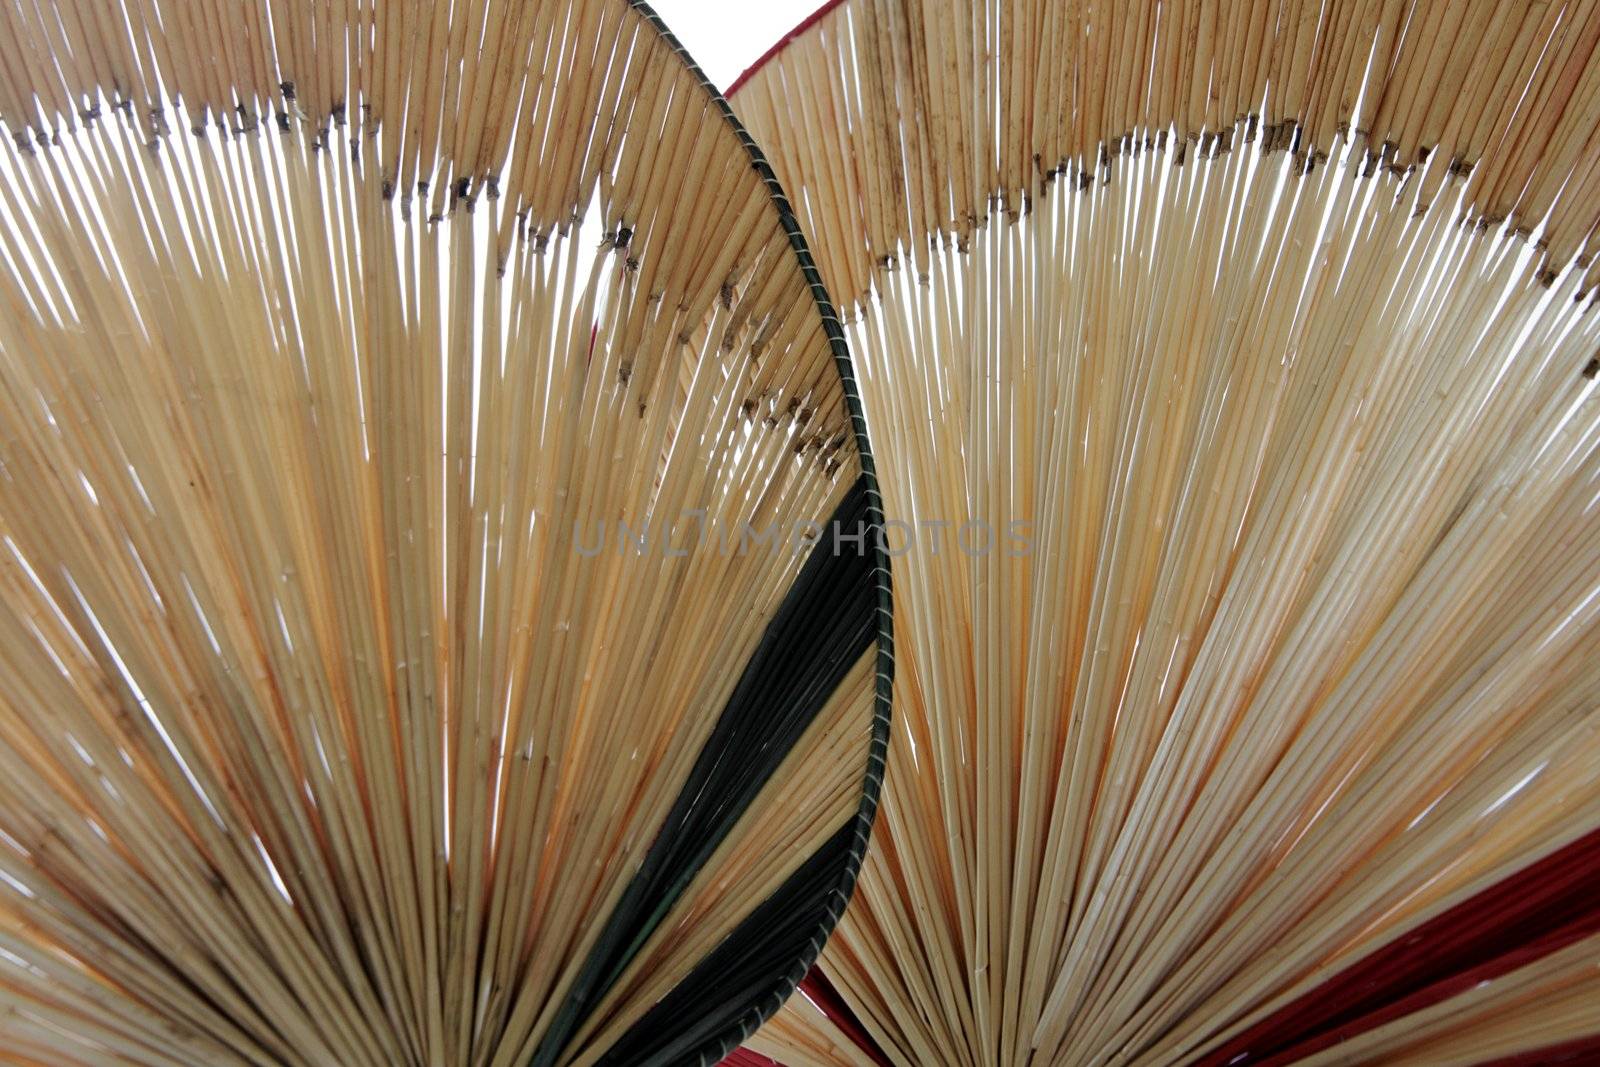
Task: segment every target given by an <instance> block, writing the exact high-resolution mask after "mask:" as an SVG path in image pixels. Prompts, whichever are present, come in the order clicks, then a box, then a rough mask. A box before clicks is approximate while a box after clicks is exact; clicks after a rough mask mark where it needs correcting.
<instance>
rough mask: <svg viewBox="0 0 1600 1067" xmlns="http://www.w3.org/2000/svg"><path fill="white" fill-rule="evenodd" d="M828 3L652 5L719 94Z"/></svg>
mask: <svg viewBox="0 0 1600 1067" xmlns="http://www.w3.org/2000/svg"><path fill="white" fill-rule="evenodd" d="M821 3H822V0H651V2H650V6H651V7H653V8H654V9H655V11H656V14H658V15H660V16H661V18H662V21H664V22H665V23H666V24H667V27H668V28H669V29H671V30H672V32H673V34H674V35H675V36H676V37H677V38H678V40H680V41H682V42H683V46H684V47H685V48H687V49H688V50H689V54H690V55H692V56H693V57H694V60H695V62H696V63H698V64H700V68H701V69H702V70H704V71H705V72H706V75H707V76H708V77H709V78H710V79H711V80H712V82H714V83H715V84H716V86H717V87H718V88H719V89H726V88H727V87H728V83H729V82H731V81H733V79H735V78H737V77H738V76H739V75H740V74H741V73H743V71H744V69H745V68H746V67H748V66H749V65H750V64H752V63H754V62H755V61H756V60H757V59H759V58H760V57H761V55H762V53H764V52H765V51H766V50H767V49H768V48H771V47H772V46H773V45H774V44H776V43H777V42H778V40H779V39H780V38H782V37H783V35H784V34H786V33H788V32H789V31H790V30H792V29H794V28H795V26H796V25H798V24H799V23H800V22H801V21H802V20H803V19H805V17H806V16H807V15H809V14H811V12H813V11H815V10H816V9H817V8H818V7H819V6H820V5H821Z"/></svg>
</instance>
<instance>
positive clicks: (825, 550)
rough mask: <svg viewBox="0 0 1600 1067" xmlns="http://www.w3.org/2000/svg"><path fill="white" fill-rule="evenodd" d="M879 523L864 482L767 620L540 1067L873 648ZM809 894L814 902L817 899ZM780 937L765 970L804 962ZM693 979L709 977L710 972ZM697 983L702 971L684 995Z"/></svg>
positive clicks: (833, 878)
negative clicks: (779, 950)
mask: <svg viewBox="0 0 1600 1067" xmlns="http://www.w3.org/2000/svg"><path fill="white" fill-rule="evenodd" d="M872 518H873V512H872V511H871V509H870V507H869V497H868V493H867V488H866V481H865V479H864V478H863V479H858V480H857V481H856V483H855V484H854V485H852V486H851V487H850V489H849V491H848V492H847V493H846V495H845V498H844V500H843V501H842V502H841V503H840V505H839V507H838V509H837V511H835V513H834V515H833V518H832V520H831V521H830V522H829V524H828V526H827V527H826V528H825V530H824V532H823V534H822V536H821V538H820V539H819V540H818V542H817V544H816V546H815V548H814V549H813V550H812V552H811V555H810V556H809V557H808V558H807V560H806V562H805V565H804V566H803V567H802V568H801V570H800V574H799V576H798V577H797V578H796V579H795V582H794V585H793V586H791V587H790V589H789V593H788V595H787V596H785V598H784V600H783V603H782V604H780V605H779V607H778V610H777V612H776V613H775V614H774V616H773V618H772V621H771V622H770V623H769V624H768V626H767V629H766V632H765V633H764V634H763V635H762V638H761V643H760V644H759V645H758V646H757V647H756V650H755V653H754V654H753V655H752V656H751V657H750V661H749V663H748V664H747V665H746V666H745V669H744V673H743V674H742V675H741V676H740V679H739V682H738V684H737V685H736V686H735V687H734V691H733V695H732V696H731V697H730V698H729V700H728V704H727V706H726V707H725V708H724V709H723V712H722V715H721V717H720V718H719V719H718V721H717V725H716V726H715V727H714V728H713V729H712V733H711V736H710V738H709V739H708V740H707V741H706V745H705V747H704V748H703V749H702V750H701V752H700V756H699V758H698V759H697V760H696V762H695V766H694V768H693V769H692V770H691V771H690V773H689V777H688V779H687V780H686V781H685V783H684V786H683V789H682V790H681V791H680V792H679V794H678V798H677V800H676V801H675V802H674V803H673V806H672V809H671V810H670V811H669V812H668V814H667V817H666V820H665V821H664V822H663V823H662V825H661V829H660V831H659V832H658V834H657V836H656V839H655V841H654V842H653V843H652V844H651V846H650V851H649V852H648V853H646V855H645V858H644V861H643V863H642V864H641V865H640V868H639V871H638V873H637V874H636V875H635V876H634V878H633V881H632V882H630V883H629V885H628V887H627V889H626V890H624V892H623V895H622V898H621V900H619V901H618V903H617V906H616V908H615V910H614V911H613V912H612V914H611V917H610V919H609V920H608V921H607V923H606V926H605V928H604V929H603V930H602V931H601V933H600V936H599V938H598V939H597V940H596V942H595V945H594V948H593V949H592V950H591V951H590V954H589V957H588V958H587V959H586V960H585V961H584V963H583V966H582V968H581V970H580V971H579V973H578V977H577V980H576V982H575V983H574V985H573V988H572V991H571V993H570V994H569V995H568V997H567V1000H566V1002H565V1003H564V1004H563V1005H562V1006H561V1010H560V1011H559V1012H558V1013H557V1015H556V1017H555V1019H554V1020H552V1023H551V1026H550V1029H549V1031H548V1032H546V1034H545V1036H544V1039H543V1040H542V1041H541V1042H540V1045H539V1047H538V1049H537V1051H536V1052H535V1053H534V1057H533V1060H532V1062H531V1067H552V1065H553V1064H554V1063H555V1062H556V1061H557V1059H558V1058H559V1056H560V1053H561V1051H562V1049H563V1048H564V1047H565V1045H566V1043H567V1042H568V1041H569V1040H570V1038H571V1035H572V1033H573V1031H574V1030H575V1029H576V1028H577V1027H578V1026H579V1025H580V1024H581V1022H582V1021H583V1019H584V1018H585V1015H586V1013H587V1012H588V1011H589V1010H590V1009H591V1008H592V1007H593V1005H594V1004H595V1003H596V1002H598V1001H599V1000H600V999H601V998H602V997H604V996H605V994H606V992H607V991H608V990H609V989H610V988H611V986H612V985H613V984H614V983H615V982H616V980H617V978H618V976H619V975H620V974H621V973H622V971H623V970H624V969H625V968H626V967H627V965H628V964H629V962H630V961H631V960H632V959H633V957H634V956H635V955H636V954H637V953H638V951H639V949H640V948H641V947H642V946H643V944H644V942H645V941H646V939H648V938H649V936H650V935H651V934H652V933H653V932H654V931H655V929H656V927H657V926H659V925H660V923H661V921H662V919H663V918H664V917H665V916H666V914H667V913H668V912H669V911H670V910H671V909H672V907H673V905H674V904H676V903H677V901H678V899H679V897H681V896H682V894H683V892H684V890H685V889H686V888H687V887H688V885H689V883H690V882H691V881H693V880H694V878H695V876H696V875H697V874H698V873H699V872H700V870H701V868H702V867H704V866H705V863H706V861H707V860H708V859H709V858H710V857H711V854H712V853H713V852H714V851H715V850H716V848H717V846H718V845H720V844H721V843H722V841H723V839H724V838H726V837H727V835H728V833H729V831H731V830H732V829H733V827H734V825H735V823H737V822H738V820H739V817H740V816H741V815H743V814H744V812H745V810H746V809H747V808H748V807H749V806H750V804H751V803H752V802H753V801H754V800H755V798H756V797H757V795H759V794H760V792H761V790H762V789H763V788H764V787H765V786H766V784H767V782H768V781H769V780H770V779H771V778H772V775H773V774H774V773H776V771H777V769H778V767H779V765H780V764H781V763H782V762H783V760H784V758H785V757H786V756H787V755H788V754H789V752H790V751H791V750H793V748H794V746H795V745H796V744H798V743H799V741H800V738H801V737H802V736H803V735H804V734H805V731H806V729H807V727H809V726H810V725H811V723H812V722H813V721H814V720H815V719H816V717H817V715H818V713H820V712H821V710H822V708H823V706H824V705H826V704H827V702H828V699H829V698H830V697H831V696H832V695H833V693H834V691H835V690H836V689H837V688H838V687H839V685H840V684H841V683H842V682H843V681H844V678H845V676H846V675H847V674H848V673H849V671H850V668H851V667H852V666H854V665H855V663H856V661H857V660H859V659H860V658H861V656H862V654H863V653H865V652H866V650H867V648H868V647H869V646H870V645H871V644H872V640H873V638H874V637H875V636H876V634H877V624H878V618H877V615H878V586H877V581H876V578H875V576H874V574H873V571H874V569H875V567H876V565H877V564H876V555H875V553H876V545H875V543H874V537H875V532H874V531H872V530H871V529H870V523H871V520H872ZM780 550H782V549H780ZM854 832H855V830H854V824H853V823H851V824H847V826H846V827H845V829H844V830H842V831H841V833H840V835H839V836H836V838H835V839H833V840H832V841H830V843H829V845H828V846H827V847H825V848H824V850H823V851H822V852H819V853H818V855H817V857H813V859H814V860H816V861H817V862H819V863H820V862H821V860H822V859H832V858H835V857H832V856H831V853H832V852H833V851H834V848H835V844H837V845H838V852H839V855H838V856H837V857H836V859H837V861H838V864H840V865H843V864H845V863H846V861H847V860H848V858H849V856H850V854H851V851H850V846H851V843H852V841H853V835H854ZM813 866H815V864H812V863H808V865H807V867H806V868H804V869H803V870H802V871H801V872H800V873H798V874H797V875H796V876H795V878H793V879H791V881H790V884H786V885H785V887H784V888H783V889H782V890H780V891H779V893H778V894H776V895H775V896H774V897H773V898H772V901H776V900H778V899H779V898H780V897H783V896H784V895H785V893H788V892H790V890H791V889H792V888H793V887H794V886H795V885H796V884H798V883H797V880H799V882H802V883H805V884H806V885H809V882H806V881H805V878H803V877H802V876H803V875H805V873H806V871H810V870H812V867H813ZM834 866H835V865H834V864H833V863H832V862H829V863H822V865H821V867H820V868H818V870H819V871H821V872H829V871H831V872H832V874H831V875H830V880H829V881H828V882H827V883H826V888H827V889H828V890H832V891H837V889H838V888H839V882H840V878H841V876H842V873H843V866H840V867H839V868H838V869H837V870H835V869H834ZM813 873H817V872H813ZM802 896H803V898H808V897H809V893H808V894H803V895H802ZM772 901H769V902H768V904H770V903H771V902H772ZM795 903H796V904H801V903H803V899H802V900H796V901H795ZM768 904H763V905H762V910H764V909H766V907H767V906H768ZM813 910H814V909H811V908H805V909H803V914H797V915H794V916H788V917H785V919H784V920H783V921H784V923H785V924H787V923H788V922H791V921H793V922H801V921H802V920H803V925H804V928H805V929H806V930H808V931H810V932H811V933H808V934H807V939H809V938H810V937H811V935H812V934H814V933H815V930H816V924H817V922H818V920H819V919H820V918H821V913H820V912H818V913H816V914H813V913H812V911H813ZM768 925H769V927H770V926H771V921H770V920H769V923H768ZM747 929H748V930H749V931H750V932H751V936H752V937H754V938H755V939H756V940H757V941H760V940H764V937H765V935H763V934H761V933H760V928H759V927H751V926H750V924H749V923H748V922H747V923H745V924H743V925H741V926H740V927H739V932H744V931H746V930H747ZM736 936H737V933H736V934H735V935H734V937H736ZM728 940H729V941H730V942H731V941H733V940H734V938H733V937H730V938H729V939H728ZM776 940H778V941H780V942H782V944H783V952H782V953H774V954H772V955H771V956H770V958H769V957H768V954H767V953H765V952H762V953H761V958H765V959H768V960H769V966H771V968H772V969H769V970H768V971H767V972H765V973H767V974H769V975H777V974H781V973H782V972H784V971H787V970H789V969H790V968H788V967H786V966H784V965H783V961H785V960H790V959H795V958H797V956H796V955H795V952H796V946H790V945H789V944H788V939H786V938H778V939H776ZM718 951H721V950H720V949H719V950H718ZM694 974H695V975H699V974H700V971H699V969H697V970H696V971H695V972H694ZM794 977H795V978H798V977H799V976H798V975H796V976H794ZM692 980H693V976H691V979H690V980H689V981H686V982H685V983H683V984H682V986H680V988H684V987H687V986H688V985H689V984H690V982H692ZM698 1012H699V1009H698V1008H697V1009H696V1012H691V1013H690V1015H691V1017H692V1018H679V1019H678V1025H679V1026H680V1027H682V1028H684V1029H687V1028H688V1027H689V1025H690V1023H691V1021H692V1019H693V1018H700V1017H702V1016H700V1015H699V1014H697V1013H698ZM696 1029H697V1030H698V1029H699V1028H698V1027H696ZM617 1062H619V1063H620V1062H631V1061H626V1060H619V1061H617Z"/></svg>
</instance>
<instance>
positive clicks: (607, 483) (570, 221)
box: [0, 0, 892, 1067]
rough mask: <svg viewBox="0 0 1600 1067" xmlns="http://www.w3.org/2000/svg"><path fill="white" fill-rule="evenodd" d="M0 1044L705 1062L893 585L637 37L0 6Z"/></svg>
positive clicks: (765, 933)
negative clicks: (1, 141) (1, 129)
mask: <svg viewBox="0 0 1600 1067" xmlns="http://www.w3.org/2000/svg"><path fill="white" fill-rule="evenodd" d="M0 37H3V38H4V40H5V41H6V42H7V44H6V46H5V48H4V49H3V50H0V123H3V124H4V126H5V132H6V133H7V134H8V136H7V137H6V138H5V147H4V149H3V151H4V159H3V161H0V188H3V194H0V222H3V224H0V273H3V275H4V277H3V279H0V299H3V300H4V301H5V304H6V306H5V311H4V314H3V315H0V381H3V385H0V410H3V414H0V427H3V429H0V584H3V587H4V598H5V610H4V611H3V612H0V1058H3V1059H6V1060H8V1062H10V1061H14V1062H20V1063H48V1064H95V1065H102V1064H150V1065H156V1064H193V1065H206V1067H214V1065H222V1064H258V1065H277V1064H307V1065H315V1067H333V1065H339V1067H358V1065H372V1067H388V1065H393V1064H417V1065H424V1064H426V1065H438V1064H460V1065H476V1067H527V1065H530V1064H532V1065H536V1067H567V1065H591V1064H615V1065H624V1064H626V1065H634V1064H679V1063H694V1062H714V1061H715V1060H716V1059H717V1058H719V1057H720V1056H721V1055H722V1054H723V1053H724V1052H726V1051H727V1050H728V1049H729V1048H731V1047H733V1046H734V1045H736V1044H737V1043H738V1041H739V1040H740V1039H741V1038H742V1037H744V1036H745V1035H746V1034H748V1033H749V1032H751V1031H753V1030H754V1029H755V1027H756V1026H757V1025H758V1024H759V1023H760V1021H761V1019H762V1018H763V1017H764V1016H765V1015H767V1014H770V1013H771V1012H772V1011H774V1010H775V1009H776V1007H777V1006H778V1004H779V1003H781V1001H782V999H783V997H784V996H786V995H787V994H788V993H789V992H790V991H791V990H792V989H793V988H794V983H795V982H796V981H798V979H799V978H800V977H801V976H802V975H803V974H804V973H805V971H806V969H807V968H808V967H809V966H810V965H811V962H812V961H813V959H814V958H815V956H816V953H817V952H818V950H819V948H820V945H821V942H822V940H823V939H824V938H825V937H826V935H827V933H828V931H829V930H830V929H831V927H832V925H833V923H834V922H835V921H836V920H837V917H838V915H839V913H840V912H841V911H842V909H843V906H844V902H845V900H846V899H847V897H848V896H849V893H850V891H851V889H852V887H853V885H854V881H855V876H856V872H857V870H858V867H859V863H860V860H861V856H862V854H863V851H864V848H865V844H866V837H867V832H868V829H869V827H870V824H871V821H872V818H873V815H874V813H875V809H876V801H877V792H878V787H879V783H880V782H881V780H882V773H883V766H884V758H885V757H884V745H885V743H886V739H887V731H888V700H889V695H890V694H889V685H890V681H889V679H890V673H891V672H890V667H891V664H892V659H891V651H890V645H889V629H888V623H889V620H890V617H891V613H890V609H889V601H888V584H887V570H886V569H885V562H884V559H883V558H882V554H881V547H880V546H879V544H878V542H877V540H876V538H872V537H869V536H864V535H863V532H864V531H866V530H868V529H869V528H874V527H877V526H878V524H879V522H880V514H879V505H878V496H877V488H876V484H875V482H874V479H873V472H872V461H871V457H870V454H869V453H868V452H867V449H866V439H865V434H864V424H863V421H862V412H861V410H860V406H859V402H858V400H857V399H856V396H855V391H854V390H855V387H854V382H853V379H852V376H851V369H850V365H849V361H848V356H847V353H846V351H845V348H844V344H843V340H842V334H841V331H840V328H839V324H838V321H837V319H836V317H835V316H834V315H833V312H832V310H831V307H830V305H829V303H828V301H827V298H826V296H825V294H824V293H823V291H822V288H821V286H820V283H819V281H818V278H817V275H816V272H815V270H814V268H813V267H812V266H811V261H810V258H809V255H808V253H807V251H806V246H805V243H804V241H803V239H802V238H801V237H800V235H799V232H798V230H797V228H796V227H795V225H794V220H793V217H792V214H791V212H790V209H789V207H788V204H787V202H786V201H785V200H784V198H783V196H782V193H781V191H780V190H779V188H778V186H777V183H776V182H775V181H774V180H773V179H772V176H771V172H770V170H769V169H768V168H767V166H766V164H765V162H764V160H763V159H762V157H761V155H760V154H759V153H758V152H757V151H756V150H755V148H754V146H753V144H752V143H751V142H750V140H749V138H748V137H747V136H746V135H745V134H744V132H743V131H742V129H741V128H740V127H739V125H738V124H737V122H735V121H734V120H733V118H732V115H731V113H730V112H729V111H728V109H727V106H726V104H725V103H724V102H723V101H722V99H721V98H720V97H719V96H718V95H717V94H716V92H715V91H714V90H713V89H712V87H711V86H710V85H709V84H708V83H707V82H706V81H705V79H704V77H703V76H702V75H701V74H700V73H699V71H698V69H697V68H695V67H694V66H693V65H692V63H690V62H689V61H688V59H687V57H686V56H685V55H684V54H683V52H682V50H681V49H680V48H679V46H678V45H677V44H676V42H675V41H674V40H673V39H672V37H671V36H670V35H669V34H668V33H667V32H666V31H665V29H664V28H663V27H662V25H661V24H660V22H659V21H658V20H657V18H656V17H655V15H654V14H653V13H652V12H651V11H650V10H649V9H648V8H647V7H646V6H644V5H643V4H639V3H629V2H625V0H537V2H530V3H502V2H500V0H494V2H492V3H491V2H488V0H469V2H466V3H454V4H451V3H420V2H407V3H382V4H374V3H365V2H354V3H348V4H337V3H326V4H314V5H308V4H294V3H280V2H279V0H235V2H230V3H227V4H223V3H218V2H215V0H122V2H118V3H114V4H112V5H110V6H107V5H105V4H92V3H89V2H87V0H60V2H58V3H54V4H36V3H34V2H33V0H18V2H6V3H0Z"/></svg>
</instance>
